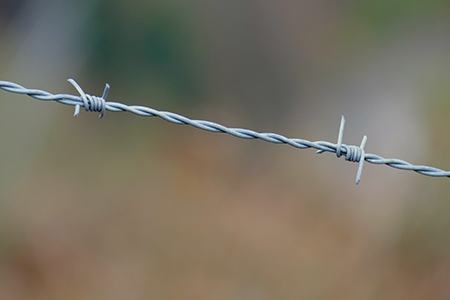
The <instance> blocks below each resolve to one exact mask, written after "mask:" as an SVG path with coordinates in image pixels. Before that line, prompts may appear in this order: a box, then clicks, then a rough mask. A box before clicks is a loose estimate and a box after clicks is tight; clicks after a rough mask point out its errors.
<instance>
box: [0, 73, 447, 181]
mask: <svg viewBox="0 0 450 300" xmlns="http://www.w3.org/2000/svg"><path fill="white" fill-rule="evenodd" d="M68 81H69V83H70V84H72V85H73V86H74V87H75V89H76V90H77V92H78V93H79V94H80V95H79V96H75V95H69V94H52V93H49V92H47V91H43V90H38V89H28V88H25V87H23V86H21V85H19V84H17V83H13V82H9V81H0V89H1V90H4V91H7V92H10V93H15V94H23V95H28V96H30V97H32V98H34V99H37V100H41V101H54V102H58V103H62V104H65V105H71V106H75V113H74V116H78V115H79V113H80V108H81V107H83V108H84V109H85V110H86V111H89V112H98V113H99V118H102V117H103V115H104V113H105V111H112V112H130V113H133V114H136V115H139V116H143V117H158V118H161V119H163V120H166V121H168V122H171V123H175V124H178V125H190V126H192V127H195V128H198V129H203V130H206V131H210V132H215V133H225V134H229V135H231V136H234V137H238V138H242V139H260V140H263V141H266V142H269V143H274V144H286V145H289V146H292V147H295V148H298V149H308V148H312V149H316V150H317V153H319V154H320V153H324V152H331V153H335V154H336V156H337V157H341V156H344V157H345V159H346V160H347V161H350V162H357V163H358V164H359V166H358V171H357V174H356V184H359V182H360V181H361V175H362V171H363V166H364V162H368V163H372V164H376V165H387V166H389V167H392V168H396V169H400V170H409V171H414V172H416V173H419V174H422V175H426V176H432V177H447V178H450V171H444V170H441V169H438V168H435V167H429V166H424V165H414V164H411V163H409V162H407V161H404V160H401V159H396V158H384V157H382V156H379V155H377V154H372V153H366V152H365V150H364V147H365V144H366V141H367V137H366V136H364V137H363V140H362V142H361V145H360V146H355V145H346V144H343V143H342V141H343V134H344V127H345V118H344V117H342V118H341V125H340V128H339V134H338V141H337V143H336V144H334V143H330V142H326V141H308V140H305V139H297V138H288V137H286V136H283V135H280V134H277V133H270V132H257V131H254V130H250V129H245V128H231V127H227V126H224V125H221V124H218V123H215V122H211V121H205V120H194V119H190V118H187V117H185V116H182V115H179V114H176V113H173V112H168V111H160V110H156V109H153V108H150V107H146V106H139V105H127V104H124V103H120V102H112V101H107V100H106V98H107V96H108V93H109V89H110V87H109V85H108V84H106V86H105V89H104V91H103V95H102V96H101V97H96V96H91V95H88V94H86V93H85V92H84V91H83V89H82V88H81V87H80V86H79V85H78V83H77V82H76V81H75V80H73V79H69V80H68Z"/></svg>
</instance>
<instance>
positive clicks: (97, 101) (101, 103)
mask: <svg viewBox="0 0 450 300" xmlns="http://www.w3.org/2000/svg"><path fill="white" fill-rule="evenodd" d="M67 81H68V82H69V83H70V84H72V85H73V86H74V87H75V89H76V90H77V91H78V93H79V94H80V96H81V100H83V106H84V109H85V110H86V111H91V112H99V113H100V114H99V115H98V118H99V119H101V118H103V116H104V114H105V110H106V98H107V97H108V94H109V89H110V86H109V84H106V85H105V89H104V90H103V95H102V96H101V97H96V96H91V95H88V94H86V93H85V92H84V91H83V89H82V88H81V87H80V85H79V84H78V83H77V82H76V81H75V80H74V79H68V80H67ZM79 115H80V104H77V105H75V112H74V114H73V116H74V117H78V116H79Z"/></svg>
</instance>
